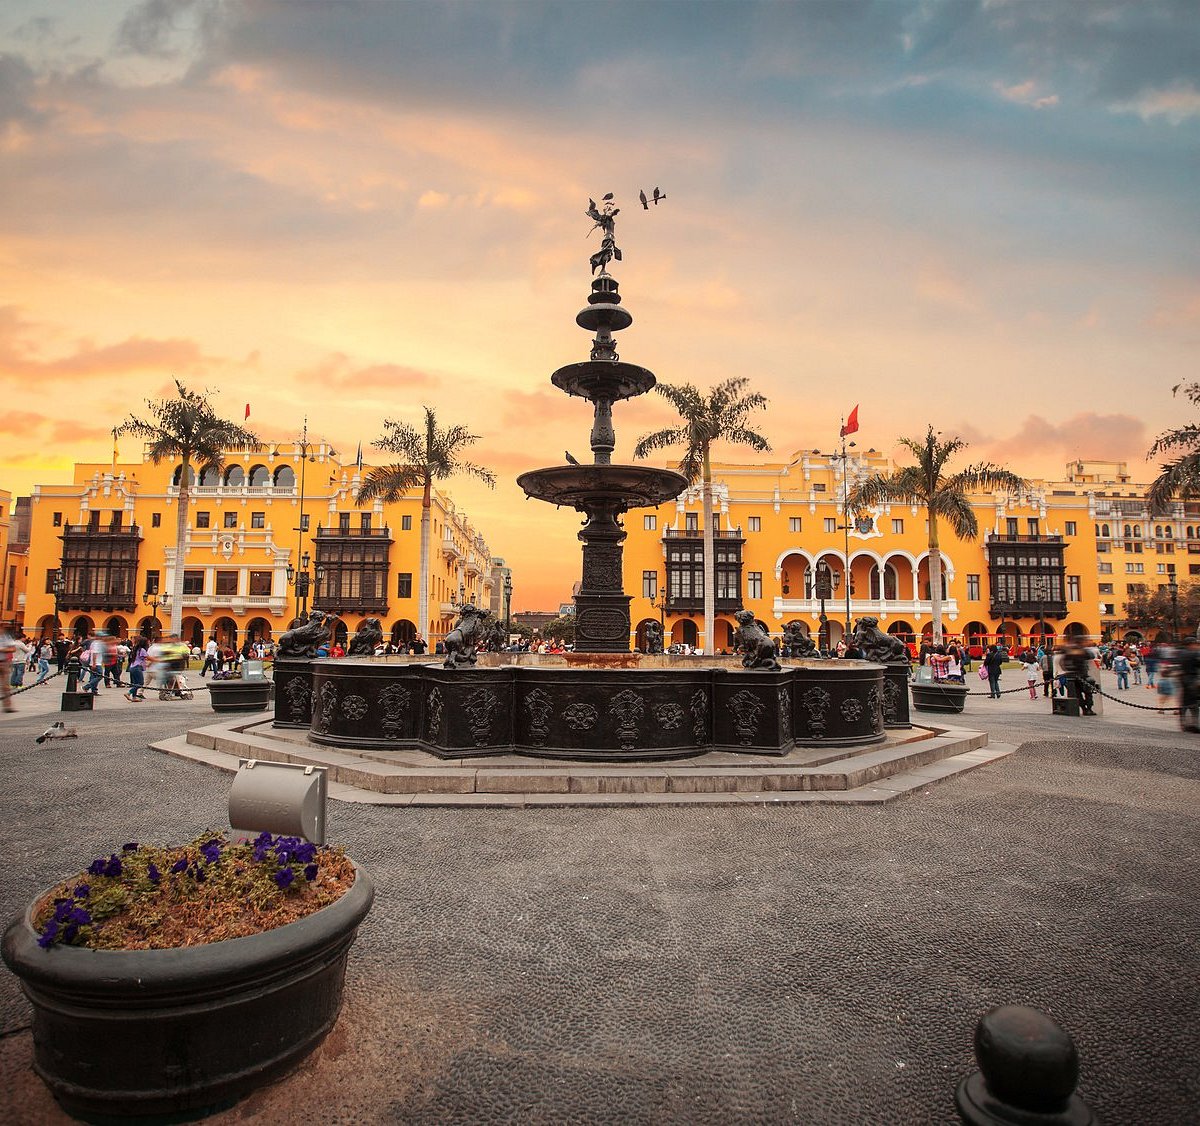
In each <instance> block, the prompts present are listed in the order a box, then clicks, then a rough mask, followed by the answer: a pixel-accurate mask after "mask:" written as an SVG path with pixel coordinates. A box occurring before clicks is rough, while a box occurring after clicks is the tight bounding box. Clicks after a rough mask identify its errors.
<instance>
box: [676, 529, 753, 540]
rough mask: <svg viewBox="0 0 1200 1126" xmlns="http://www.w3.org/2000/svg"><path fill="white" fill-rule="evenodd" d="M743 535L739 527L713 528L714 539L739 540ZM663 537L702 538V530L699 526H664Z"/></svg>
mask: <svg viewBox="0 0 1200 1126" xmlns="http://www.w3.org/2000/svg"><path fill="white" fill-rule="evenodd" d="M744 538H745V537H744V536H743V535H742V529H741V528H714V529H713V539H715V540H741V539H744ZM663 539H665V540H702V539H704V532H703V530H702V529H700V528H664V529H663Z"/></svg>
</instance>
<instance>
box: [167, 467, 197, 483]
mask: <svg viewBox="0 0 1200 1126" xmlns="http://www.w3.org/2000/svg"><path fill="white" fill-rule="evenodd" d="M182 480H183V466H182V465H177V466H175V472H174V473H173V474H172V476H171V484H172V485H174V486H175V488H179V483H180V482H181V481H182ZM195 483H196V467H195V466H193V465H189V466H188V488H191V487H192V486H193V485H194V484H195Z"/></svg>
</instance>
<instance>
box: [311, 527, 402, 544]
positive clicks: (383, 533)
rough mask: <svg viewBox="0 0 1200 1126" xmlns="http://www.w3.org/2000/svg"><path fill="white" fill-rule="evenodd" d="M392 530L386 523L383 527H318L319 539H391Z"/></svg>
mask: <svg viewBox="0 0 1200 1126" xmlns="http://www.w3.org/2000/svg"><path fill="white" fill-rule="evenodd" d="M391 535H392V530H391V528H389V527H388V526H387V525H386V524H385V525H384V526H383V527H382V528H361V527H360V528H342V527H337V528H318V529H317V539H319V540H328V539H339V538H341V537H344V536H350V537H352V538H355V539H360V538H362V537H370V538H372V539H381V540H385V539H390V538H391Z"/></svg>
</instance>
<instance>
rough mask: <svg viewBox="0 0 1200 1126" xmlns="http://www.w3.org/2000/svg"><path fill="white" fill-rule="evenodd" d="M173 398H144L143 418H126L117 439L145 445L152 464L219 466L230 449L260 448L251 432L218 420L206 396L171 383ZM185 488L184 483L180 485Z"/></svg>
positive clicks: (258, 442) (222, 419)
mask: <svg viewBox="0 0 1200 1126" xmlns="http://www.w3.org/2000/svg"><path fill="white" fill-rule="evenodd" d="M175 387H176V389H177V392H178V393H177V395H176V396H175V397H174V398H171V399H148V400H147V401H146V406H147V408H148V410H149V412H150V413H149V415H148V416H147V417H139V416H138V415H133V414H131V415H128V416H127V417H126V418H125V421H124V422H122V423H121V424H120V425H119V426H118V427H117V428H116V434H117V436H120V435H122V434H132V435H134V436H135V437H138V438H141V439H143V440H144V441H145V442H146V443H147V453H148V454H149V455H150V460H151V461H153V462H154V463H155V464H158V463H159V462H161V461H165V460H170V459H173V458H181V459H183V460H185V461H188V462H190V463H193V464H198V465H215V466H219V465H221V464H222V463H223V462H224V460H225V451H226V450H227V449H230V448H231V447H245V448H248V449H251V450H258V449H261V448H262V442H261V441H259V438H258V435H257V434H255V433H254V432H253V431H251V430H248V429H246V428H245V427H244V426H240V425H238V423H236V422H230V421H228V420H227V419H224V418H221V417H220V415H218V414H217V413H216V411H214V410H213V408H212V405H211V404H210V403H209V401H208V396H207V395H206V394H204V393H202V392H199V391H189V390H188V389H187V388H186V387H185V386H184V385H183V384H182V383H181V382H180V381H179V380H178V379H177V380H175ZM181 483H182V484H183V485H185V486H186V484H187V481H186V480H184V481H182V482H181Z"/></svg>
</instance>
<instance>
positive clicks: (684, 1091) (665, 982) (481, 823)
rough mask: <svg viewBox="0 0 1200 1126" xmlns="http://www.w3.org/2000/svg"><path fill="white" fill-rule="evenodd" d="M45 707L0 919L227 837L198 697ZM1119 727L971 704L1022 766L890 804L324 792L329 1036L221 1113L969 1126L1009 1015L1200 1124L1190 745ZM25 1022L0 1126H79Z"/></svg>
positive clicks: (1139, 1105) (9, 841)
mask: <svg viewBox="0 0 1200 1126" xmlns="http://www.w3.org/2000/svg"><path fill="white" fill-rule="evenodd" d="M1005 679H1006V681H1008V682H1009V683H1007V684H1006V685H1005V687H1013V686H1015V685H1016V680H1015V678H1013V677H1009V676H1007V675H1006V678H1005ZM1109 687H1110V685H1109V683H1106V689H1108V688H1109ZM46 691H47V690H46V689H44V688H43V689H40V690H39V693H41V692H46ZM55 691H57V689H56V690H55ZM1130 691H1131V693H1132V692H1135V691H1136V692H1138V693H1140V695H1137V696H1134V697H1133V698H1134V699H1137V700H1138V701H1139V702H1147V701H1149V700H1150V699H1152V698H1153V696H1154V694H1153V693H1151V692H1147V691H1145V690H1144V689H1137V690H1133V689H1131V690H1130ZM35 695H36V694H33V693H30V694H26V695H25V696H22V697H20V698H19V699H18V700H17V704H18V707H19V708H21V709H22V710H21V711H19V712H18V713H17V714H16V715H15V716H12V717H6V718H5V719H3V720H0V755H2V756H3V762H4V766H5V772H4V781H5V784H4V787H3V792H2V793H0V824H2V825H3V826H4V831H3V840H4V862H3V880H2V881H0V889H2V890H0V906H2V907H3V908H4V909H5V911H4V914H5V916H6V917H11V916H12V915H14V914H15V913H16V912H17V911H18V910H19V909H20V908H21V907H22V906H23V905H24V904H25V903H26V902H27V901H28V900H29V898H30V897H31V896H32V895H33V894H34V893H35V892H36V891H37V890H38V889H39V888H42V887H44V886H46V885H47V884H49V883H50V882H52V881H53V880H54V879H56V878H58V877H60V876H61V875H63V874H64V873H65V872H66V871H68V870H69V869H72V868H76V867H79V866H81V864H83V863H86V862H87V861H88V860H90V859H91V858H92V857H93V856H94V855H98V854H100V853H101V852H104V853H107V852H108V851H109V850H110V849H111V848H112V847H113V846H114V845H116V844H119V843H121V842H122V841H124V840H127V839H129V838H130V837H141V838H143V839H147V840H149V839H155V840H163V841H167V840H174V839H180V838H183V837H187V836H190V835H192V834H194V833H196V832H198V831H199V830H201V829H203V828H205V827H207V826H209V825H221V824H224V821H223V818H224V815H225V801H226V796H227V793H228V785H229V779H228V776H227V775H223V774H220V773H217V772H216V771H213V770H209V769H206V768H204V767H201V766H198V765H196V764H192V763H187V762H182V761H179V760H176V759H172V758H169V757H167V756H164V755H159V754H156V753H153V752H150V751H148V750H146V749H145V744H146V743H147V742H148V741H149V740H150V739H151V738H158V737H161V736H168V735H173V734H178V733H180V732H182V731H183V730H184V729H185V728H186V727H188V726H196V725H198V724H199V723H201V722H204V721H205V720H206V719H208V718H210V717H211V715H212V713H211V712H210V711H209V710H208V708H207V700H206V698H205V697H204V695H203V694H202V693H201V694H198V697H197V699H196V700H195V701H193V702H191V703H187V702H183V703H165V702H159V701H151V702H148V703H146V704H141V705H126V704H125V703H124V702H123V701H121V700H120V698H119V696H118V694H117V693H116V692H112V693H106V694H105V695H103V696H102V697H101V699H100V701H99V702H98V711H97V712H96V713H95V714H94V715H84V716H82V717H79V718H78V724H79V730H80V737H79V738H78V739H75V740H67V741H63V742H57V743H47V744H45V745H44V746H40V747H39V746H36V745H35V744H34V742H33V737H34V736H35V735H36V734H38V733H39V732H40V731H41V730H42V728H43V727H44V725H45V723H46V720H47V719H48V718H50V717H51V707H52V704H51V703H45V704H43V703H42V700H41V699H39V700H32V699H30V697H31V696H35ZM44 699H47V700H48V699H49V697H48V696H47V697H45V698H44ZM1106 708H1107V711H1106V714H1105V715H1103V716H1100V717H1097V718H1096V719H1094V720H1090V721H1085V720H1082V719H1081V720H1066V719H1052V718H1051V717H1050V716H1049V715H1048V714H1047V711H1048V709H1047V707H1046V706H1045V702H1044V701H1041V700H1040V699H1039V701H1030V700H1028V699H1027V698H1026V699H1024V700H1022V699H1021V698H1020V697H1019V696H1018V695H1015V694H1014V695H1011V696H1006V697H1005V698H1004V699H1003V700H1000V701H989V700H987V699H986V698H982V697H981V698H975V697H972V698H971V700H970V703H969V705H968V710H967V713H966V715H964V716H963V717H962V719H963V722H964V725H966V726H974V727H980V728H983V729H985V730H988V731H989V732H990V733H991V734H992V735H993V736H994V737H995V738H996V739H997V740H1004V741H1006V742H1015V743H1020V744H1022V746H1021V749H1020V751H1019V752H1018V753H1017V754H1015V755H1012V756H1010V757H1009V758H1007V759H1005V760H1003V761H1001V762H998V763H995V764H993V765H991V766H988V767H985V768H983V769H980V770H976V771H973V772H971V773H968V774H965V775H963V776H961V777H959V778H956V779H953V780H952V781H949V782H946V783H943V784H942V785H940V786H936V787H933V788H931V789H930V790H928V791H922V792H919V793H917V794H914V795H912V796H910V797H907V798H905V799H902V800H901V801H898V802H895V803H892V804H890V805H886V806H883V807H863V806H824V805H806V806H784V807H779V806H775V807H754V806H749V807H748V806H743V805H738V806H721V807H703V808H672V807H650V808H615V809H579V808H559V809H546V810H448V809H403V810H396V809H388V808H380V807H375V806H369V805H348V804H341V803H336V804H334V805H333V806H332V808H331V811H330V833H331V837H332V838H333V839H334V840H336V841H337V842H339V843H343V844H345V845H346V847H347V849H348V850H349V851H350V852H351V854H352V855H354V856H355V858H356V859H358V860H359V861H360V862H361V863H362V864H363V865H364V866H365V867H367V868H368V869H369V870H370V872H371V873H372V874H373V876H374V877H375V879H376V881H377V883H378V898H377V900H376V907H375V910H374V911H373V912H372V914H371V915H370V916H369V917H368V919H367V921H366V922H365V923H364V925H363V927H362V930H361V931H360V934H359V941H358V944H357V945H356V947H355V949H354V952H353V954H352V956H351V964H350V969H349V973H348V978H347V997H346V1007H345V1010H344V1013H343V1016H342V1019H341V1020H340V1021H339V1023H338V1026H337V1027H336V1028H335V1030H334V1032H333V1033H332V1034H331V1036H330V1037H329V1039H328V1040H327V1041H326V1043H325V1044H324V1045H323V1047H322V1048H321V1049H319V1050H318V1052H317V1053H315V1054H314V1056H312V1057H311V1058H310V1060H309V1061H308V1062H306V1063H305V1064H304V1065H303V1066H302V1067H301V1068H300V1070H299V1071H298V1072H296V1073H295V1074H293V1076H291V1077H290V1078H288V1079H286V1080H284V1081H283V1082H282V1083H279V1084H277V1085H275V1086H273V1087H271V1088H268V1089H267V1090H265V1091H263V1092H259V1093H257V1094H255V1095H253V1096H251V1097H250V1098H249V1099H247V1100H245V1101H244V1102H242V1103H240V1104H239V1105H238V1106H237V1107H235V1108H233V1109H232V1110H230V1111H227V1112H225V1113H224V1114H222V1115H218V1116H216V1117H215V1118H213V1119H211V1121H213V1122H215V1123H222V1124H224V1123H243V1122H245V1123H284V1122H287V1123H354V1122H362V1123H373V1122H438V1123H440V1122H464V1123H465V1122H488V1123H492V1122H509V1121H511V1122H517V1121H519V1122H522V1123H531V1122H532V1123H538V1122H564V1121H570V1122H622V1123H626V1122H631V1123H639V1122H646V1123H650V1122H653V1123H664V1122H686V1123H708V1122H712V1123H718V1122H719V1123H726V1122H730V1121H759V1122H788V1121H794V1122H804V1123H809V1122H816V1123H826V1122H847V1123H859V1122H897V1123H907V1122H913V1123H950V1122H954V1121H956V1116H955V1113H954V1107H953V1092H954V1087H955V1084H956V1083H957V1082H958V1080H959V1079H960V1078H962V1077H963V1076H964V1075H966V1074H967V1073H968V1072H969V1071H970V1070H972V1067H973V1064H972V1058H971V1035H972V1030H973V1026H974V1022H975V1019H976V1018H977V1017H978V1015H979V1014H980V1013H982V1012H983V1011H984V1010H986V1009H987V1008H989V1007H990V1006H992V1005H994V1004H999V1003H1004V1002H1021V1003H1027V1004H1033V1005H1037V1006H1040V1007H1042V1008H1044V1009H1046V1010H1048V1011H1049V1012H1051V1013H1052V1014H1053V1015H1054V1016H1055V1017H1056V1018H1057V1019H1058V1020H1059V1021H1060V1022H1061V1023H1062V1024H1063V1025H1065V1026H1066V1028H1067V1029H1069V1030H1070V1031H1071V1032H1072V1033H1073V1034H1074V1036H1075V1038H1076V1041H1077V1043H1078V1045H1079V1049H1080V1054H1081V1058H1082V1077H1081V1083H1080V1092H1081V1094H1082V1095H1083V1096H1084V1097H1085V1098H1086V1099H1087V1100H1088V1101H1089V1102H1090V1103H1091V1105H1092V1107H1093V1109H1094V1110H1095V1111H1096V1112H1097V1113H1098V1114H1099V1115H1100V1117H1101V1119H1102V1121H1104V1122H1105V1123H1107V1124H1109V1126H1111V1124H1115V1123H1138V1124H1142V1123H1192V1122H1195V1121H1197V1119H1198V1118H1200V1073H1198V1072H1197V1068H1196V1062H1195V1061H1196V1059H1197V1058H1198V1057H1200V1028H1198V1026H1197V1015H1196V996H1197V983H1198V982H1200V953H1198V951H1197V942H1196V936H1197V934H1198V933H1200V803H1198V798H1200V758H1198V756H1200V737H1195V736H1192V737H1189V736H1185V735H1183V734H1182V733H1180V731H1179V729H1178V726H1177V723H1176V721H1175V720H1174V719H1173V718H1169V717H1162V716H1156V715H1153V714H1152V713H1141V712H1133V711H1132V710H1128V709H1124V708H1120V707H1119V706H1118V705H1116V704H1113V703H1111V702H1108V701H1106ZM39 713H40V714H39ZM53 717H54V718H57V713H56V712H54V713H53ZM64 718H68V721H69V717H64ZM28 1021H29V1011H28V1007H27V1005H26V1004H25V1001H24V999H23V998H22V996H21V995H20V992H19V990H18V988H17V986H16V982H15V980H14V979H13V978H12V977H11V976H10V975H8V974H7V973H2V974H0V1032H3V1037H2V1038H0V1120H3V1121H12V1122H30V1123H54V1122H60V1121H64V1122H65V1121H66V1119H65V1118H64V1117H63V1116H62V1115H61V1113H60V1112H58V1111H57V1109H56V1108H55V1106H54V1104H53V1102H52V1100H51V1099H50V1097H49V1095H48V1094H47V1093H46V1091H45V1089H44V1087H43V1086H42V1085H41V1083H40V1081H39V1080H37V1079H36V1077H35V1076H34V1075H33V1074H32V1072H31V1071H30V1070H29V1066H28V1064H29V1058H30V1050H31V1049H30V1036H29V1032H28V1031H27V1026H28ZM6 1103H7V1104H8V1105H7V1106H6V1105H5V1104H6Z"/></svg>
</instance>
